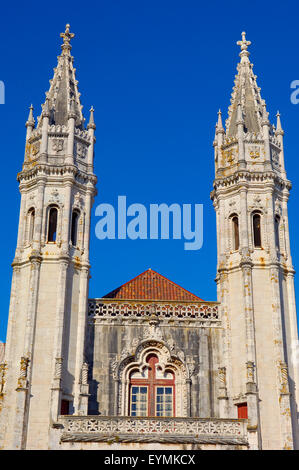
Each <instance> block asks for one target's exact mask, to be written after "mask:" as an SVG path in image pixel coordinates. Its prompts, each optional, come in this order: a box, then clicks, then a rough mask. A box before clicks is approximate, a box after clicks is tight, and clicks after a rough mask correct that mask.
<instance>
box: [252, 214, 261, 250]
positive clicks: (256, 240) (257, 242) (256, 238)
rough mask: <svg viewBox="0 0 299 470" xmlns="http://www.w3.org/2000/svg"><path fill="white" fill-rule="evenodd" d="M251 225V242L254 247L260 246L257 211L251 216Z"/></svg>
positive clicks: (259, 217) (259, 220) (259, 224)
mask: <svg viewBox="0 0 299 470" xmlns="http://www.w3.org/2000/svg"><path fill="white" fill-rule="evenodd" d="M252 225H253V243H254V246H255V247H256V248H261V246H262V236H261V215H260V214H259V213H254V214H253V216H252Z"/></svg>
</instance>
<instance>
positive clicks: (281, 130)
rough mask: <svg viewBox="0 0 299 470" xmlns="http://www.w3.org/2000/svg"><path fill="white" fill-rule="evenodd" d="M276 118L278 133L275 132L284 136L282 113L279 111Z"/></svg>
mask: <svg viewBox="0 0 299 470" xmlns="http://www.w3.org/2000/svg"><path fill="white" fill-rule="evenodd" d="M276 118H277V122H276V132H275V134H276V135H284V131H283V129H282V127H281V120H280V112H279V111H277V114H276Z"/></svg>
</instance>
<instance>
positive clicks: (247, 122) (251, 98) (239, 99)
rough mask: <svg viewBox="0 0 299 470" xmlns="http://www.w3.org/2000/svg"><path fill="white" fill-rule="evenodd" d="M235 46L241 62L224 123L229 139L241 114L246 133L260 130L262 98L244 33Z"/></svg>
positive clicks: (248, 42) (255, 132)
mask: <svg viewBox="0 0 299 470" xmlns="http://www.w3.org/2000/svg"><path fill="white" fill-rule="evenodd" d="M237 44H238V45H239V46H240V47H241V52H240V57H241V60H240V62H239V64H238V66H237V72H238V74H237V75H236V77H235V86H234V88H233V93H232V97H231V105H230V107H229V110H228V119H227V122H226V129H227V135H228V136H229V137H236V136H237V121H238V120H239V118H240V115H241V114H242V120H243V121H244V131H245V132H246V133H247V132H249V133H254V134H259V133H260V132H261V130H262V116H263V108H262V98H261V95H260V88H259V87H258V85H257V83H256V75H254V73H253V65H252V64H251V63H250V61H249V59H248V57H249V52H248V50H247V49H248V46H249V45H250V44H251V42H250V41H247V40H246V34H245V32H244V31H243V32H242V40H241V41H238V42H237ZM237 115H239V117H238V116H237Z"/></svg>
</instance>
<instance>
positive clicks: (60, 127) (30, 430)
mask: <svg viewBox="0 0 299 470" xmlns="http://www.w3.org/2000/svg"><path fill="white" fill-rule="evenodd" d="M61 36H62V38H63V44H62V46H61V47H62V53H61V55H60V56H59V57H58V65H57V68H56V69H54V77H53V80H51V82H50V83H51V85H50V90H49V91H48V93H47V94H46V101H45V103H44V105H43V111H42V115H41V116H40V118H39V119H38V123H37V125H35V120H34V117H33V108H32V107H31V108H30V113H29V118H28V121H27V123H26V127H27V135H26V149H25V159H24V164H23V168H22V171H21V172H20V173H19V175H18V179H19V183H20V192H21V208H20V217H19V231H18V240H17V248H16V254H15V259H14V261H13V277H12V289H11V301H10V312H9V323H8V332H7V341H6V346H5V354H3V351H4V348H3V347H1V350H0V352H1V364H0V442H1V444H0V445H1V448H4V449H107V448H109V449H153V448H155V449H181V448H182V449H183V448H184V449H293V448H297V449H298V448H299V434H298V411H297V403H298V398H299V397H298V388H297V387H296V384H297V383H298V365H297V364H296V355H295V354H293V348H294V347H295V346H296V347H297V343H298V339H297V320H296V307H295V297H294V269H293V265H292V260H291V252H290V242H289V228H288V214H287V201H288V197H289V191H290V188H291V183H290V182H289V180H288V179H287V177H286V173H285V167H284V149H283V134H284V133H283V130H282V128H281V122H280V116H279V114H278V115H277V124H276V126H271V125H270V123H269V120H268V113H267V111H266V104H265V102H264V101H263V100H262V99H261V96H260V89H259V88H258V86H257V83H256V76H255V75H254V74H253V70H252V64H251V63H250V62H249V52H248V46H249V45H250V42H249V41H246V38H245V33H243V34H242V40H241V41H239V42H238V44H239V45H240V47H241V53H240V57H241V60H240V63H239V64H238V68H237V71H238V74H237V76H236V81H235V87H234V90H233V94H232V100H231V106H230V108H229V116H228V120H227V122H226V126H225V128H224V126H223V124H222V117H221V112H219V114H218V123H217V126H216V135H215V140H214V149H215V181H214V189H213V191H212V193H211V199H212V201H213V204H214V207H215V210H216V218H217V248H218V265H217V279H216V281H217V286H218V301H217V302H205V301H203V300H202V299H200V298H198V297H196V296H195V295H193V294H191V293H189V292H188V291H186V290H185V289H183V288H181V287H180V286H176V285H175V284H174V283H172V282H171V281H169V280H168V279H166V278H163V276H161V275H159V274H158V273H155V272H154V271H152V270H147V271H146V272H145V273H142V274H141V275H139V276H138V277H137V278H135V279H134V280H132V281H130V282H129V283H127V284H125V285H124V286H121V287H120V288H118V289H115V291H113V292H112V293H110V294H107V295H106V296H105V297H103V298H99V299H89V300H88V282H89V268H90V265H89V238H90V214H91V208H92V204H93V200H94V197H95V195H96V189H95V184H96V176H95V175H94V172H93V160H94V143H95V137H94V131H95V124H94V117H93V108H91V110H90V119H89V123H88V125H87V128H85V126H84V118H83V115H82V106H81V104H80V94H79V92H78V88H77V81H76V78H75V69H74V68H73V58H72V56H71V54H70V52H71V45H70V40H71V39H72V37H73V36H74V35H73V34H72V33H70V30H69V25H67V26H66V30H65V32H64V33H62V34H61ZM134 387H135V388H136V390H137V389H138V391H136V394H137V393H140V394H141V393H143V394H144V395H140V396H138V398H136V397H137V395H136V397H135V395H134V398H133V388H134ZM158 387H160V388H158ZM141 388H143V391H142V392H141V391H140V390H141ZM158 390H160V391H159V392H158ZM161 390H162V391H161ZM134 393H135V392H134ZM159 393H160V394H163V393H165V394H166V393H170V397H171V399H169V400H168V401H167V400H166V398H165V397H164V396H163V397H162V395H159V400H160V402H159V400H158V398H157V397H158V394H159ZM135 398H136V402H138V403H139V405H138V406H140V408H138V411H134V410H136V409H137V408H134V406H137V405H136V404H135V403H133V402H134V400H135ZM138 400H139V401H138ZM163 400H164V401H163ZM159 403H162V405H160V404H159ZM133 405H134V406H133ZM143 405H144V406H143ZM159 406H160V408H159ZM161 407H162V408H161ZM163 407H164V408H163ZM159 410H163V411H159ZM242 413H243V414H242ZM244 413H245V414H244Z"/></svg>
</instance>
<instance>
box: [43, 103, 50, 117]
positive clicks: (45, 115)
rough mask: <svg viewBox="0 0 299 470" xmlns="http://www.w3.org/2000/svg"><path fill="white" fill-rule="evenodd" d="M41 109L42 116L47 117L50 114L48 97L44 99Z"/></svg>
mask: <svg viewBox="0 0 299 470" xmlns="http://www.w3.org/2000/svg"><path fill="white" fill-rule="evenodd" d="M42 109H43V112H42V116H43V117H49V116H50V106H49V99H48V98H46V101H45V103H44V105H43V107H42Z"/></svg>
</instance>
